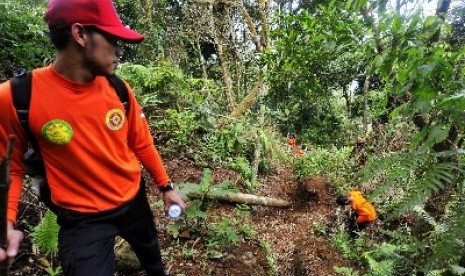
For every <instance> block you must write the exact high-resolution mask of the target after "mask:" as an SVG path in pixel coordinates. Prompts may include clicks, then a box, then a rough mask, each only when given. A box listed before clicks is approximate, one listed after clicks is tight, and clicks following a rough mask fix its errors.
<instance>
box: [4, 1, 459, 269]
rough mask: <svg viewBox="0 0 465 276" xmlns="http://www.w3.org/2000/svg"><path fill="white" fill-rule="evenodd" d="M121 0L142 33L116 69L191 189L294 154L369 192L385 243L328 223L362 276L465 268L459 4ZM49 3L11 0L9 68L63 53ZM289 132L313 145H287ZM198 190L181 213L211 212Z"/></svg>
mask: <svg viewBox="0 0 465 276" xmlns="http://www.w3.org/2000/svg"><path fill="white" fill-rule="evenodd" d="M115 2H116V5H117V7H118V10H119V11H120V13H121V17H122V18H121V19H122V21H123V22H124V23H125V24H128V25H130V26H131V27H132V28H134V29H136V30H138V31H139V32H142V33H144V34H145V35H146V40H145V42H144V43H143V44H141V45H137V46H134V45H124V57H123V63H122V64H121V65H120V67H119V69H118V73H117V74H118V75H119V76H121V77H123V78H124V79H126V80H127V81H128V82H129V83H130V84H131V86H132V87H133V88H134V90H135V93H136V95H137V97H138V98H139V100H140V102H141V103H142V104H143V106H144V109H145V111H146V113H147V115H148V116H147V117H148V118H149V122H150V126H151V128H152V129H153V133H154V136H155V139H156V141H157V144H158V145H159V150H160V151H161V152H162V154H163V155H164V156H170V158H186V159H188V160H191V161H192V162H194V163H195V164H196V165H197V166H199V167H202V168H205V173H204V179H203V180H202V183H200V184H201V185H199V186H200V188H195V187H194V188H192V187H190V188H191V189H197V190H199V189H200V190H202V189H203V192H205V191H206V190H208V188H206V187H208V185H209V183H208V181H209V179H208V178H209V170H208V168H211V167H214V166H224V167H226V168H229V169H232V170H234V171H236V172H238V173H239V174H240V175H241V179H240V181H238V182H236V183H233V185H231V183H226V184H227V185H226V184H225V186H228V187H227V188H225V189H227V190H235V189H238V190H241V191H246V192H248V193H257V191H258V190H259V188H260V185H261V183H260V176H261V175H266V174H270V173H273V172H275V171H279V168H280V167H283V166H288V167H289V166H290V167H292V171H293V173H294V177H295V179H296V180H300V179H304V178H306V177H311V176H316V175H319V176H324V177H325V178H326V179H327V180H328V183H330V186H331V189H332V190H333V191H334V192H335V193H342V192H345V191H347V190H348V189H352V188H358V189H361V190H363V191H364V192H365V193H366V195H367V197H368V198H369V199H370V200H371V201H372V202H374V204H375V205H376V206H377V208H378V209H379V213H380V214H382V215H381V219H382V221H383V225H382V226H380V227H379V229H377V230H376V231H378V232H377V233H378V235H377V239H376V240H375V241H373V240H371V241H370V239H372V237H370V236H362V237H361V238H360V241H359V242H358V243H357V245H356V246H354V245H353V244H352V245H350V243H351V241H350V240H349V238H348V236H347V235H345V233H344V232H343V231H339V230H337V229H336V230H335V231H334V233H331V235H329V234H326V238H328V239H330V240H333V241H335V245H336V246H337V247H338V249H339V250H340V251H342V252H343V253H344V255H345V256H347V257H348V258H352V259H353V260H355V261H357V262H358V264H359V266H360V267H361V268H363V269H364V271H365V275H463V274H465V255H464V252H465V251H464V250H463V248H464V243H465V231H463V225H465V204H464V203H465V202H464V201H465V198H464V194H465V187H464V172H465V164H464V163H463V162H462V158H463V157H462V155H463V154H464V150H463V141H464V134H465V133H464V127H463V122H464V119H465V112H464V110H465V67H464V65H465V48H464V46H465V3H464V2H463V1H450V0H449V1H446V0H439V1H437V2H435V1H427V0H424V1H420V0H418V1H417V0H411V1H401V0H396V1H388V0H348V1H335V0H330V1H327V0H314V1H311V0H288V1H285V0H278V1H265V0H258V1H249V0H243V1H231V0H187V1H177V0H159V1H151V0H138V1H133V0H116V1H115ZM45 6H46V1H42V0H3V1H2V2H1V3H0V57H1V59H0V80H2V81H5V80H7V79H8V78H10V77H11V76H12V75H13V73H14V70H15V69H17V68H35V67H39V66H43V65H47V64H49V63H50V62H51V61H52V58H53V49H52V46H51V44H50V43H49V40H48V37H47V31H46V26H45V24H44V22H43V12H44V10H45ZM26 7H27V8H26ZM290 131H295V132H296V133H297V136H298V142H299V144H300V146H301V147H305V148H306V150H307V153H306V154H305V155H304V156H303V157H302V158H294V157H293V156H292V155H290V154H289V152H288V151H287V146H286V134H287V133H288V132H290ZM188 187H189V186H188V185H186V186H185V191H184V192H185V193H186V194H187V192H188V191H187V190H188V189H189V188H188ZM202 200H203V199H202ZM193 202H194V204H191V207H190V208H191V210H190V211H189V212H188V213H187V214H186V215H187V216H188V218H189V219H192V220H193V221H195V222H196V223H198V224H197V225H200V224H201V223H202V222H204V223H205V221H206V220H205V219H204V218H205V214H204V213H202V210H203V208H204V202H203V201H199V202H197V203H195V201H193ZM47 217H48V216H47V215H44V218H47ZM36 222H38V221H35V222H32V221H29V222H28V224H31V225H33V224H34V223H36ZM407 222H408V223H407ZM239 224H240V223H239ZM223 226H224V225H223ZM229 226H231V225H229ZM48 227H49V226H48ZM177 227H178V229H177V230H179V232H180V231H181V230H182V229H183V227H186V225H184V224H183V223H182V222H180V223H179V225H177ZM190 227H193V225H190ZM231 227H232V228H233V229H234V231H233V232H234V233H236V232H238V231H239V230H237V224H236V225H232V226H231ZM234 227H236V228H234ZM200 228H201V227H200V226H199V229H200ZM32 229H33V226H31V232H33V231H32ZM34 229H36V228H34ZM228 229H229V228H228ZM199 231H200V230H199ZM241 231H243V232H244V229H242V230H241ZM175 232H176V231H175ZM200 232H201V231H200ZM217 232H218V231H217ZM322 232H324V231H322ZM34 233H37V232H34ZM217 234H218V233H217ZM323 234H324V233H323ZM38 235H40V234H36V235H35V236H34V234H31V237H32V236H34V237H37V236H38ZM233 236H234V235H233ZM233 236H228V235H226V236H225V237H227V238H224V237H223V238H224V239H226V240H228V241H229V242H232V241H231V240H234V239H233V238H232V237H233ZM51 240H54V239H51V238H49V239H45V241H48V242H50V241H51ZM35 242H36V243H40V239H35ZM42 242H43V240H42ZM217 242H218V241H217ZM55 246H56V245H55ZM264 248H266V246H265V247H264ZM265 251H266V250H265ZM55 253H56V251H55V249H53V247H51V248H49V249H46V250H45V252H43V254H44V255H46V256H49V258H52V259H53V254H55ZM270 254H271V256H272V253H270ZM270 266H272V262H270ZM335 270H336V272H337V273H339V274H342V275H358V274H357V272H356V271H354V270H353V269H352V268H335ZM273 271H274V270H273V269H270V272H269V273H270V274H276V272H273ZM48 273H49V274H50V275H57V274H59V273H60V272H59V268H57V267H53V266H51V268H50V269H49V270H48ZM53 273H56V274H53Z"/></svg>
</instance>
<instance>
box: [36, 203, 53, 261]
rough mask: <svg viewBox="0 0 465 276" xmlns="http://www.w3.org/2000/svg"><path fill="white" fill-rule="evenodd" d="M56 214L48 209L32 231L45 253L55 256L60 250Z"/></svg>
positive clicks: (37, 243)
mask: <svg viewBox="0 0 465 276" xmlns="http://www.w3.org/2000/svg"><path fill="white" fill-rule="evenodd" d="M59 229H60V227H59V226H58V223H57V217H56V215H55V214H54V213H53V212H51V211H47V212H46V213H45V215H44V218H43V219H42V221H41V222H40V223H39V224H38V225H37V226H36V227H35V228H34V232H32V237H33V242H34V244H35V245H36V246H37V247H38V248H39V250H40V252H42V253H43V254H45V255H51V256H55V255H56V254H57V252H58V230H59Z"/></svg>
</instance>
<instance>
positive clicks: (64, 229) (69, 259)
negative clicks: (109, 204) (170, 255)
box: [57, 181, 165, 276]
mask: <svg viewBox="0 0 465 276" xmlns="http://www.w3.org/2000/svg"><path fill="white" fill-rule="evenodd" d="M57 217H58V224H59V225H60V232H59V235H58V239H59V240H58V244H59V249H58V257H59V259H60V262H61V266H62V268H63V272H64V275H66V276H113V275H114V272H115V253H114V246H115V236H116V235H119V236H121V237H122V238H124V239H125V240H126V241H127V242H128V243H129V244H130V245H131V247H132V249H133V250H134V252H135V253H136V255H137V257H138V258H139V260H140V262H141V264H142V267H143V268H144V269H145V271H146V272H147V275H149V276H162V275H165V273H164V269H163V263H162V259H161V254H160V248H159V244H158V232H157V230H156V228H155V224H154V222H153V215H152V212H151V210H150V205H149V204H148V201H147V197H146V194H145V185H144V182H143V181H141V185H140V190H139V192H138V193H137V195H136V196H135V198H134V199H133V200H132V201H131V202H128V203H126V204H124V205H122V206H120V207H118V208H116V209H114V210H110V211H105V212H101V213H98V214H83V213H79V212H74V211H70V210H65V209H59V210H58V211H57Z"/></svg>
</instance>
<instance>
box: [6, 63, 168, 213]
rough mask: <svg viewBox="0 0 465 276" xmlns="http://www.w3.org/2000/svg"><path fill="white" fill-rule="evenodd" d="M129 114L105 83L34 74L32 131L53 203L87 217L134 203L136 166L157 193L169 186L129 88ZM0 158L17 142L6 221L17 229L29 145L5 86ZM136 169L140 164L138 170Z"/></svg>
mask: <svg viewBox="0 0 465 276" xmlns="http://www.w3.org/2000/svg"><path fill="white" fill-rule="evenodd" d="M126 86H127V87H128V90H129V106H130V108H129V114H128V116H127V117H126V114H125V111H124V107H123V105H122V103H121V101H120V100H119V98H118V96H117V94H116V92H115V90H114V88H113V87H112V86H111V85H110V84H109V83H108V81H107V79H106V78H105V77H97V78H96V79H95V80H94V81H92V82H91V83H87V84H80V83H76V82H72V81H70V80H68V79H65V78H64V77H62V76H61V75H59V74H58V73H57V72H56V71H55V70H54V69H53V68H52V67H51V66H48V67H44V68H40V69H36V70H34V71H33V78H32V96H31V106H30V111H29V112H30V114H31V115H32V116H30V118H29V124H30V128H31V131H32V133H33V135H34V136H35V137H36V139H37V141H38V143H39V146H40V150H41V154H42V156H43V158H44V161H45V162H44V163H45V168H46V174H47V181H48V183H49V186H50V189H51V192H52V201H53V202H54V203H55V204H57V205H58V206H60V207H63V208H67V209H71V210H75V211H79V212H86V213H95V212H100V211H104V210H110V209H113V208H116V207H118V206H120V205H121V204H123V203H125V202H128V201H129V200H131V199H132V198H133V197H134V196H135V194H136V192H137V190H138V188H139V185H138V183H139V179H140V175H141V166H140V163H141V164H142V165H143V166H144V167H145V168H146V169H147V170H148V172H149V174H150V175H151V176H152V178H153V179H154V181H155V183H156V184H157V185H158V186H163V185H165V184H166V183H168V182H169V181H170V179H169V177H168V175H167V173H166V170H165V168H164V165H163V161H162V160H161V157H160V155H159V154H158V152H157V150H156V148H155V146H154V142H153V138H152V136H151V134H150V130H149V126H148V123H147V121H146V119H145V116H144V114H143V112H142V109H141V107H140V106H139V104H138V103H137V100H136V98H135V95H134V93H133V91H132V90H131V88H130V87H129V85H126ZM0 127H1V128H2V129H1V130H0V135H1V136H2V137H0V142H1V143H0V153H3V152H5V149H6V142H5V141H6V135H8V134H15V135H16V136H17V143H16V144H15V148H14V152H13V156H12V163H11V168H10V170H11V174H10V175H11V179H12V183H11V187H10V192H9V202H8V211H7V217H8V219H9V220H11V221H13V222H15V221H16V217H17V213H18V204H19V199H20V196H21V191H22V180H23V177H24V173H25V169H24V165H23V154H24V153H25V151H26V149H27V138H26V136H25V134H24V131H23V129H22V127H21V125H20V123H19V121H18V118H17V115H16V111H15V109H14V106H13V104H12V98H11V91H10V83H9V82H5V83H2V84H0ZM139 161H140V163H139Z"/></svg>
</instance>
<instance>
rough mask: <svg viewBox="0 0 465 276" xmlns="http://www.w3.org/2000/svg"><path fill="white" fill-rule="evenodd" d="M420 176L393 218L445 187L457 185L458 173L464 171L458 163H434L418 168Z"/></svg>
mask: <svg viewBox="0 0 465 276" xmlns="http://www.w3.org/2000/svg"><path fill="white" fill-rule="evenodd" d="M418 170H419V172H417V174H418V176H417V179H416V181H415V182H413V185H412V187H411V188H410V191H408V195H407V196H406V197H405V198H404V199H403V200H402V202H401V203H400V204H399V205H398V206H397V207H396V208H395V209H394V211H393V212H392V213H391V218H392V217H396V216H399V215H401V214H404V213H406V212H408V211H410V210H412V209H413V208H414V207H416V206H418V205H420V204H423V203H424V202H425V201H426V200H427V199H428V198H430V197H431V196H432V195H434V194H436V193H437V192H439V191H442V190H443V189H444V187H445V186H448V185H453V184H455V182H456V180H457V176H458V174H457V173H461V172H462V171H463V169H462V168H461V167H460V164H459V163H456V162H442V163H434V162H433V161H432V162H430V163H429V164H427V166H426V167H425V168H418Z"/></svg>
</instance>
